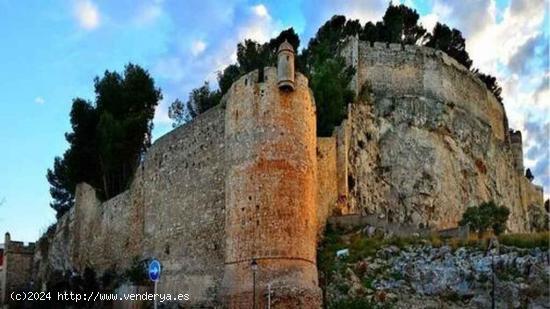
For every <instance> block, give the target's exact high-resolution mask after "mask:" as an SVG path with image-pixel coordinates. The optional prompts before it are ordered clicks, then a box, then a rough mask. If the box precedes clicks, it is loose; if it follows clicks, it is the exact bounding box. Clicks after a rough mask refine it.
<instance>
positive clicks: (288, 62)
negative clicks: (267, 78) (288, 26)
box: [277, 40, 294, 91]
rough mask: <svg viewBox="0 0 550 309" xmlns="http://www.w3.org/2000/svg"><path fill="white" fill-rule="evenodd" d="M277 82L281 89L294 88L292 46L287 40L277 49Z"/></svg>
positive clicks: (290, 89)
mask: <svg viewBox="0 0 550 309" xmlns="http://www.w3.org/2000/svg"><path fill="white" fill-rule="evenodd" d="M277 84H278V85H279V88H280V89H282V90H286V91H292V90H294V48H293V47H292V45H290V43H288V41H287V40H285V41H284V42H283V43H281V45H280V46H279V50H278V51H277Z"/></svg>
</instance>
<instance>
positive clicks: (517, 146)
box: [510, 130, 523, 174]
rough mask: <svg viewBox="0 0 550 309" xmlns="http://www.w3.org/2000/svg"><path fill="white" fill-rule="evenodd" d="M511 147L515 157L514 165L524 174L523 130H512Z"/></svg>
mask: <svg viewBox="0 0 550 309" xmlns="http://www.w3.org/2000/svg"><path fill="white" fill-rule="evenodd" d="M510 147H511V148H512V155H513V158H514V166H515V167H516V170H517V171H518V172H519V173H521V174H523V141H522V138H521V131H519V130H517V131H513V130H510Z"/></svg>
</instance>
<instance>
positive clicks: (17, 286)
mask: <svg viewBox="0 0 550 309" xmlns="http://www.w3.org/2000/svg"><path fill="white" fill-rule="evenodd" d="M34 248H35V244H34V243H29V244H27V245H25V244H24V243H23V242H20V241H12V240H11V239H10V235H9V233H6V235H5V239H4V252H3V255H4V257H3V265H2V268H1V269H2V271H1V272H0V275H1V276H2V279H1V280H0V283H1V284H2V286H0V293H1V294H0V304H5V303H8V302H12V301H11V299H10V294H11V293H12V292H21V291H26V290H28V288H29V284H30V281H31V278H32V265H33V256H34Z"/></svg>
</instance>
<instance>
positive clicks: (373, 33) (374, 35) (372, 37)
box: [359, 21, 383, 42]
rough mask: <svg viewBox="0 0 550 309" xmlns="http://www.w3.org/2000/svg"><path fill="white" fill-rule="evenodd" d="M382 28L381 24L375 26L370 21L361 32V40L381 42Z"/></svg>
mask: <svg viewBox="0 0 550 309" xmlns="http://www.w3.org/2000/svg"><path fill="white" fill-rule="evenodd" d="M382 28H383V24H382V23H381V22H378V23H376V25H375V24H373V23H372V22H370V21H369V22H367V23H366V24H365V26H364V27H363V29H362V30H361V33H360V35H359V38H360V39H361V40H363V41H367V42H376V41H381V39H380V34H379V32H380V31H382Z"/></svg>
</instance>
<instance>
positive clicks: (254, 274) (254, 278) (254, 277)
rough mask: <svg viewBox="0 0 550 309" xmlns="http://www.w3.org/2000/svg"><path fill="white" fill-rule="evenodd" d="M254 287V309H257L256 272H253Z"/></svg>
mask: <svg viewBox="0 0 550 309" xmlns="http://www.w3.org/2000/svg"><path fill="white" fill-rule="evenodd" d="M252 285H253V286H254V288H253V289H252V308H253V309H256V272H255V271H253V272H252Z"/></svg>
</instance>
